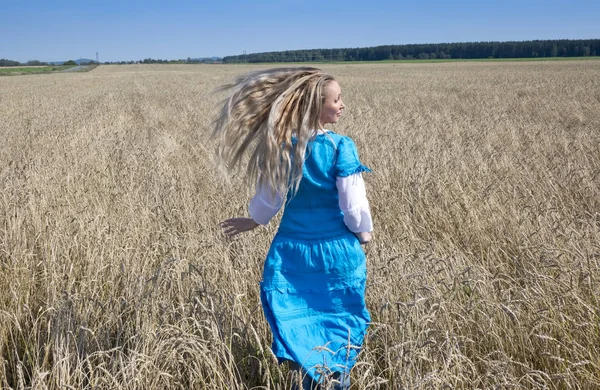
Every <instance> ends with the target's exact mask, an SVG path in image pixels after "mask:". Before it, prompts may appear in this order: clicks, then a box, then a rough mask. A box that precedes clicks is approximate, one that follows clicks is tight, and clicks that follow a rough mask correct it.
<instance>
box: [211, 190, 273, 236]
mask: <svg viewBox="0 0 600 390" xmlns="http://www.w3.org/2000/svg"><path fill="white" fill-rule="evenodd" d="M282 205H283V196H281V195H280V194H278V193H276V194H275V195H273V194H272V193H271V191H270V190H269V189H268V188H265V187H261V188H258V189H257V191H256V194H255V195H254V197H253V198H252V200H251V201H250V205H249V206H248V211H249V213H250V218H229V219H227V220H225V221H223V222H221V224H220V225H221V227H222V228H223V229H224V233H225V235H227V236H228V237H235V236H237V235H238V234H240V233H244V232H247V231H250V230H254V229H256V228H257V227H258V226H260V225H266V224H268V223H269V221H270V220H271V218H273V217H274V216H275V214H277V212H278V211H279V209H280V208H281V206H282Z"/></svg>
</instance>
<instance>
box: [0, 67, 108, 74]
mask: <svg viewBox="0 0 600 390" xmlns="http://www.w3.org/2000/svg"><path fill="white" fill-rule="evenodd" d="M97 66H98V65H90V66H87V67H86V69H83V70H81V71H89V70H92V69H95V68H96V67H97ZM74 67H75V66H73V65H53V66H25V67H20V66H17V67H4V68H0V76H14V75H26V74H39V73H56V72H62V71H65V70H67V69H71V68H74Z"/></svg>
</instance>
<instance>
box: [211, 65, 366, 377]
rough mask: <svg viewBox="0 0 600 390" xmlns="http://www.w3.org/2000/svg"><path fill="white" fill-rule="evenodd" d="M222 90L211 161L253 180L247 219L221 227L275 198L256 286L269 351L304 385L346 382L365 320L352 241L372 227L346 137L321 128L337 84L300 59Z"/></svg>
mask: <svg viewBox="0 0 600 390" xmlns="http://www.w3.org/2000/svg"><path fill="white" fill-rule="evenodd" d="M223 89H224V90H229V91H230V94H229V97H228V99H227V100H226V102H225V104H224V106H223V108H222V109H221V111H220V114H219V116H218V118H217V120H216V121H215V130H214V135H215V136H216V137H217V138H218V147H217V155H218V157H219V161H220V162H221V164H223V165H226V166H227V167H229V168H231V167H239V165H240V164H241V163H242V161H244V164H245V163H246V161H247V164H248V165H247V167H246V173H247V178H248V179H249V180H250V182H251V183H257V184H256V194H255V196H254V197H253V199H252V200H251V202H250V206H249V214H250V218H231V219H228V220H226V221H224V222H222V223H221V226H222V227H223V228H224V230H225V234H227V235H228V236H235V235H237V234H240V233H242V232H246V231H249V230H252V229H254V228H256V227H258V226H259V225H266V224H267V223H268V222H269V221H270V219H271V218H272V217H273V216H275V214H277V212H278V211H279V209H280V208H281V207H282V206H283V204H284V203H285V210H284V212H283V216H282V219H281V223H280V226H279V229H278V232H277V234H276V236H275V237H274V239H273V242H272V244H271V248H270V250H269V253H268V255H267V258H266V260H265V264H264V271H263V281H262V282H261V286H260V289H261V301H262V305H263V309H264V314H265V317H266V319H267V321H268V323H269V325H270V328H271V331H272V333H273V345H272V349H273V352H274V353H275V355H276V356H277V357H278V359H279V360H280V362H284V361H289V362H290V365H291V367H292V368H293V369H298V370H300V371H301V372H302V374H303V375H304V382H303V384H304V387H305V388H316V387H318V386H319V384H323V383H326V382H328V383H334V384H336V385H335V386H336V388H347V387H349V383H350V379H349V371H350V369H351V368H352V366H353V365H354V362H355V359H356V356H357V354H358V352H359V350H360V347H361V345H362V342H363V338H364V335H365V331H366V329H367V326H368V323H369V321H370V317H369V312H368V311H367V308H366V306H365V298H364V297H365V281H366V262H365V253H364V251H363V248H362V247H361V244H363V245H364V244H366V243H368V242H369V241H370V240H371V231H372V228H373V227H372V220H371V215H370V212H369V203H368V201H367V197H366V191H365V185H364V182H363V179H362V175H361V174H362V172H365V171H370V170H369V169H368V168H366V167H365V166H363V165H362V164H361V163H360V160H359V159H358V153H357V150H356V146H355V144H354V142H353V141H352V140H351V139H350V138H349V137H346V136H342V135H338V134H335V133H333V132H332V131H330V130H327V129H326V128H325V125H327V124H332V123H337V122H338V120H339V118H340V116H341V114H342V112H343V110H344V108H345V106H344V103H343V101H342V95H341V89H340V86H339V84H338V83H337V82H336V81H335V79H334V78H333V77H332V76H331V75H328V74H326V73H324V72H322V71H321V70H319V69H315V68H306V67H304V68H278V69H270V70H263V71H258V72H254V73H250V74H247V75H244V76H241V77H239V78H238V79H237V80H236V81H235V82H234V83H233V84H232V85H228V86H225V87H224V88H223ZM246 152H247V153H248V154H249V159H248V160H243V158H242V157H243V155H244V154H245V153H246Z"/></svg>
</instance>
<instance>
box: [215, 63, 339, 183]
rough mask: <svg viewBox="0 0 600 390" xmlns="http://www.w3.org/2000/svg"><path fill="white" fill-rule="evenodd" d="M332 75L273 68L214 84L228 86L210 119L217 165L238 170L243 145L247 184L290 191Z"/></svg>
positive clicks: (297, 178) (305, 69)
mask: <svg viewBox="0 0 600 390" xmlns="http://www.w3.org/2000/svg"><path fill="white" fill-rule="evenodd" d="M333 80H334V78H333V76H331V75H329V74H327V73H324V72H322V71H321V70H319V69H316V68H309V67H301V68H275V69H269V70H261V71H256V72H252V73H248V74H245V75H242V76H239V77H238V78H237V79H236V80H235V81H234V82H233V84H229V85H225V86H223V87H221V88H219V90H220V91H229V96H228V97H227V98H226V99H225V101H224V102H222V104H223V107H222V108H221V110H220V112H219V114H218V116H217V118H216V119H215V122H214V131H213V136H214V137H216V138H217V139H218V145H217V151H216V153H217V158H218V164H219V167H221V168H222V167H225V168H227V169H228V170H229V171H232V170H236V171H237V170H239V169H240V167H241V165H242V160H243V156H244V154H245V152H246V151H248V153H249V160H248V166H247V169H246V179H247V180H248V184H250V185H252V184H255V185H257V186H267V188H270V189H271V191H272V194H275V192H278V193H280V194H285V193H286V192H287V191H288V189H291V190H292V193H296V191H297V190H298V186H299V185H300V180H301V179H302V166H303V164H304V156H305V153H306V148H307V145H308V142H309V141H310V140H311V139H312V138H313V137H314V136H315V135H316V132H317V130H318V129H320V127H321V124H320V116H321V107H322V105H323V101H324V88H325V87H326V86H327V84H328V83H329V82H331V81H333ZM292 136H294V137H295V138H296V142H295V145H294V144H293V143H292Z"/></svg>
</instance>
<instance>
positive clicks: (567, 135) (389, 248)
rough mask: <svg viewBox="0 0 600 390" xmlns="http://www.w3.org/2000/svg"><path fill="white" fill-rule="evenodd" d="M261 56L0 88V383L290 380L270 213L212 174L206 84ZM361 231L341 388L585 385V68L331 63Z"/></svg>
mask: <svg viewBox="0 0 600 390" xmlns="http://www.w3.org/2000/svg"><path fill="white" fill-rule="evenodd" d="M260 67H262V68H264V67H265V66H249V65H248V66H243V65H239V66H225V65H198V66H186V65H129V66H101V67H98V68H97V69H95V70H93V71H91V72H89V73H77V74H74V73H73V74H49V75H32V76H16V77H4V78H1V79H0V139H2V142H1V143H0V386H1V387H2V388H6V389H9V388H12V389H83V388H89V389H188V388H191V389H250V388H254V389H286V388H288V387H289V386H290V383H291V381H292V378H291V376H290V373H289V372H288V369H287V367H286V366H278V365H277V364H276V360H275V358H274V356H273V354H272V352H271V351H270V349H269V347H270V333H269V329H268V326H267V323H266V321H265V319H264V317H263V314H262V310H261V307H260V300H259V290H258V284H259V281H260V279H261V272H262V263H263V259H264V256H265V255H266V252H267V249H268V246H269V243H270V240H271V238H272V237H273V235H274V234H275V232H276V229H277V221H273V222H272V223H271V224H270V225H269V226H267V227H265V228H261V229H257V230H255V231H253V232H252V233H250V234H248V235H247V236H245V237H242V238H240V239H238V240H235V241H229V240H227V239H225V238H224V237H223V235H222V233H221V231H220V228H219V227H218V223H219V222H220V221H222V220H223V219H225V218H228V217H233V216H244V215H247V211H246V210H247V203H248V201H249V198H250V196H251V192H250V191H249V190H247V187H246V186H245V185H244V183H243V180H242V178H241V177H239V176H235V175H234V176H233V177H230V178H229V179H226V178H224V177H223V175H222V174H220V173H218V172H217V171H216V170H215V162H214V158H213V150H214V143H213V141H212V140H211V139H210V133H211V121H212V119H213V116H214V115H215V114H216V111H217V103H218V102H219V101H220V100H221V99H222V98H223V96H222V95H219V94H215V93H213V90H214V89H215V88H216V87H217V86H219V85H221V84H224V83H227V82H230V81H231V80H232V79H233V78H234V77H235V76H237V75H239V74H241V73H244V72H246V71H249V70H254V69H258V68H260ZM322 67H323V68H324V69H325V70H327V71H330V72H331V73H332V74H334V75H335V76H336V78H337V79H338V80H339V82H340V84H341V87H342V90H343V94H344V102H345V103H346V105H347V109H346V111H345V113H344V116H343V117H342V119H341V120H340V122H339V123H338V124H337V125H336V126H335V127H332V129H333V130H334V131H336V132H339V133H342V134H346V135H349V136H351V137H353V138H354V139H355V141H356V143H357V145H358V148H359V152H360V155H361V160H362V161H363V162H364V163H365V164H366V165H368V166H369V167H371V168H372V169H373V173H371V174H368V175H365V180H366V182H367V191H368V196H369V199H370V203H371V209H372V214H373V218H374V223H375V232H374V241H373V242H372V243H370V244H369V245H368V247H367V249H366V251H367V257H368V269H369V274H368V283H367V303H368V307H369V310H370V311H371V315H372V320H373V322H372V324H371V325H370V328H369V331H368V335H367V338H366V340H365V344H364V347H363V350H362V352H361V354H360V358H359V361H358V362H357V364H356V366H355V368H354V369H353V371H352V382H353V387H352V388H353V389H453V388H463V389H595V388H599V387H600V303H599V299H600V286H599V282H600V61H593V60H591V61H572V62H571V61H565V62H562V61H561V62H518V63H517V62H515V63H510V62H507V63H493V62H490V63H437V64H435V63H432V64H402V63H388V64H349V65H346V64H339V65H338V64H330V65H323V66H322Z"/></svg>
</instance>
